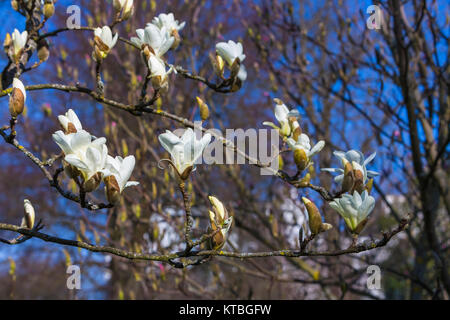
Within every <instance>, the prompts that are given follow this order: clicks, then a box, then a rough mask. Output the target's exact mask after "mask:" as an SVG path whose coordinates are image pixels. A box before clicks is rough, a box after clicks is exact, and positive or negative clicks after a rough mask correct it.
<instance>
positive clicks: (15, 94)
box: [9, 78, 27, 117]
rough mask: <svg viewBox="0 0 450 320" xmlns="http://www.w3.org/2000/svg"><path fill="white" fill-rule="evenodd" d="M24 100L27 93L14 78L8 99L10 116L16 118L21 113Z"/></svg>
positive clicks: (20, 82)
mask: <svg viewBox="0 0 450 320" xmlns="http://www.w3.org/2000/svg"><path fill="white" fill-rule="evenodd" d="M26 100H27V92H26V90H25V86H24V85H23V83H22V81H20V80H19V79H18V78H14V79H13V83H12V91H11V96H10V97H9V112H10V113H11V116H13V117H17V116H18V115H19V114H21V113H22V112H23V109H24V107H25V102H26Z"/></svg>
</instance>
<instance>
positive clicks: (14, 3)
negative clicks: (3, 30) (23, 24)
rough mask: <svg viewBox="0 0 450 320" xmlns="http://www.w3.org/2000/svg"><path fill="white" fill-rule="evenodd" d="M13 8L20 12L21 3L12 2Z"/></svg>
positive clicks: (14, 0)
mask: <svg viewBox="0 0 450 320" xmlns="http://www.w3.org/2000/svg"><path fill="white" fill-rule="evenodd" d="M11 7H12V8H13V9H14V10H16V11H18V10H19V3H18V2H17V0H12V1H11Z"/></svg>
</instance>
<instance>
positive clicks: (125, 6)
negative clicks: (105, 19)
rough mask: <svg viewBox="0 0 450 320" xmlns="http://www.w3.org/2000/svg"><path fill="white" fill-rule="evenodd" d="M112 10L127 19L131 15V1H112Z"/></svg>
mask: <svg viewBox="0 0 450 320" xmlns="http://www.w3.org/2000/svg"><path fill="white" fill-rule="evenodd" d="M113 5H114V8H115V9H116V10H117V11H119V12H120V11H122V10H123V11H122V18H123V19H128V18H129V17H130V16H131V14H132V13H133V0H114V2H113Z"/></svg>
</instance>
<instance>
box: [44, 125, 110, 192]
mask: <svg viewBox="0 0 450 320" xmlns="http://www.w3.org/2000/svg"><path fill="white" fill-rule="evenodd" d="M53 140H54V141H55V142H56V144H58V146H59V147H60V148H61V149H62V151H63V152H64V154H65V157H64V160H65V161H66V162H67V163H69V164H71V165H72V166H74V167H76V168H77V169H78V170H79V171H80V172H81V174H82V176H83V179H84V182H85V187H86V191H88V192H89V191H92V190H95V189H96V187H98V185H99V183H100V181H101V177H102V175H103V174H105V175H107V174H108V171H107V170H106V169H105V165H106V158H107V156H108V148H107V147H106V144H105V143H106V139H105V138H98V139H95V140H93V141H92V136H91V134H90V133H89V132H87V131H85V130H80V131H77V132H76V133H69V134H65V133H64V132H62V131H61V130H59V131H57V132H55V133H54V134H53ZM91 178H93V181H92V180H91ZM87 183H91V184H89V185H86V184H87Z"/></svg>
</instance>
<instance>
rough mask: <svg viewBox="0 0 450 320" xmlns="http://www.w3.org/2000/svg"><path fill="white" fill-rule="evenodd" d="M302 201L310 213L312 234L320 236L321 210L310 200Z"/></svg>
mask: <svg viewBox="0 0 450 320" xmlns="http://www.w3.org/2000/svg"><path fill="white" fill-rule="evenodd" d="M302 200H303V203H304V204H305V207H306V210H307V211H308V218H309V219H308V221H309V229H310V230H311V233H312V234H318V233H319V232H320V231H321V229H322V217H321V215H320V212H319V209H317V207H316V205H315V204H314V203H313V202H312V201H311V200H309V199H308V198H305V197H302Z"/></svg>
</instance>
